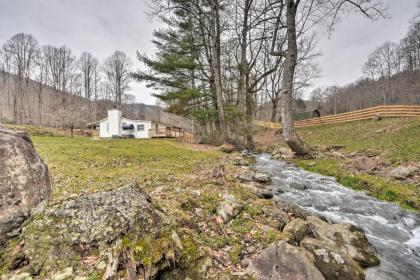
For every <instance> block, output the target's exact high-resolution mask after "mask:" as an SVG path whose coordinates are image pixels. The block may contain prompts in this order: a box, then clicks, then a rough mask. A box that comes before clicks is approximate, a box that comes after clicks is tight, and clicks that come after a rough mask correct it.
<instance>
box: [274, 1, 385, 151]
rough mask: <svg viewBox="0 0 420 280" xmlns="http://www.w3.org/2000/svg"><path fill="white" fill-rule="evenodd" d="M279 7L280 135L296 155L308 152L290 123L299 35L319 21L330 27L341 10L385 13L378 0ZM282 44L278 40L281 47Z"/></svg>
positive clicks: (280, 4)
mask: <svg viewBox="0 0 420 280" xmlns="http://www.w3.org/2000/svg"><path fill="white" fill-rule="evenodd" d="M275 3H276V5H277V7H278V8H277V9H278V17H277V26H276V28H277V29H276V30H275V32H274V36H273V45H274V43H276V39H277V38H276V36H277V34H278V33H277V32H278V31H279V30H280V31H281V30H285V37H283V38H280V42H285V45H286V46H285V49H283V48H279V49H277V50H274V47H273V51H272V54H273V55H277V56H282V57H284V58H285V67H284V71H283V79H282V96H281V99H280V100H281V116H282V123H283V138H284V140H285V141H286V143H287V144H288V145H289V147H290V148H291V149H292V150H293V151H294V152H295V154H296V155H297V156H307V155H311V154H312V151H311V148H310V147H309V146H308V145H306V144H305V143H304V142H303V141H302V139H300V137H299V136H298V135H297V134H296V131H295V129H294V126H293V108H292V104H293V93H294V79H295V71H296V65H297V63H298V43H297V42H298V38H299V37H300V36H302V35H303V34H305V32H309V30H310V29H311V28H313V27H314V26H316V25H317V24H318V23H322V22H325V19H327V21H326V22H327V24H328V26H329V28H330V30H332V29H333V26H334V25H335V24H336V23H337V21H338V19H339V17H340V15H341V14H342V13H344V12H351V11H359V12H361V13H362V14H363V15H365V16H367V17H369V18H372V19H373V18H375V17H377V16H383V15H384V6H383V4H382V2H381V1H372V0H353V1H350V0H340V1H338V0H327V1H317V0H303V1H301V0H279V1H275ZM283 45H284V44H283V43H281V44H280V46H283Z"/></svg>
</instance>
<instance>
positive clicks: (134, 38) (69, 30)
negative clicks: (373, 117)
mask: <svg viewBox="0 0 420 280" xmlns="http://www.w3.org/2000/svg"><path fill="white" fill-rule="evenodd" d="M386 2H388V3H389V5H390V9H389V15H390V16H391V18H390V19H386V20H380V21H377V22H370V21H369V20H367V19H365V18H363V17H361V16H359V15H351V16H349V17H347V18H343V19H342V21H341V23H340V24H339V25H338V26H337V27H336V30H335V32H334V33H333V34H332V36H331V38H329V39H328V38H327V36H324V37H323V38H322V39H321V41H320V45H319V47H320V49H321V50H322V52H323V53H324V55H323V56H322V57H321V58H320V59H319V64H320V66H321V69H322V77H321V78H319V79H317V80H315V81H313V87H317V86H328V85H344V84H346V83H350V82H353V81H355V80H357V79H358V78H359V77H360V76H361V75H362V73H361V68H362V66H363V64H364V62H365V61H366V59H367V57H368V55H369V53H371V52H372V51H373V50H374V49H375V48H376V47H378V46H379V45H381V44H382V43H383V42H385V41H387V40H389V41H396V42H398V41H399V40H400V39H401V38H402V37H403V36H404V35H405V34H406V32H407V27H408V25H409V21H410V19H412V18H413V16H414V15H415V14H416V13H417V7H416V2H417V1H416V0H387V1H386ZM146 12H147V5H146V4H145V3H144V0H0V44H3V43H4V42H5V41H6V40H7V39H9V38H10V37H11V36H13V35H14V34H16V33H19V32H25V33H31V34H32V35H34V36H35V38H36V39H37V40H38V42H39V44H40V45H46V44H51V45H56V46H61V45H63V44H64V45H66V46H68V47H69V48H70V49H72V51H73V52H74V53H75V54H76V55H80V53H81V52H83V51H89V52H91V53H92V54H93V55H94V56H95V57H97V58H98V59H99V60H100V61H101V62H102V61H103V60H104V59H105V58H106V57H107V56H109V55H110V54H112V53H113V52H114V51H115V50H122V51H124V52H126V53H127V54H128V55H129V56H130V57H131V59H132V60H133V63H134V67H135V68H140V67H141V65H140V64H139V63H138V61H137V59H136V51H137V50H138V51H139V52H141V53H148V54H152V53H153V45H152V43H151V39H152V32H153V29H154V28H155V27H156V26H157V23H156V22H153V21H151V20H150V18H149V17H148V16H147V15H146ZM131 93H132V94H134V95H135V96H136V98H137V101H139V102H144V103H147V104H153V103H154V98H153V97H152V96H151V90H150V89H148V88H146V87H145V86H144V85H143V84H138V83H133V85H132V92H131Z"/></svg>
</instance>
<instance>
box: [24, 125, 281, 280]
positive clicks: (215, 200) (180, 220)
mask: <svg viewBox="0 0 420 280" xmlns="http://www.w3.org/2000/svg"><path fill="white" fill-rule="evenodd" d="M20 129H22V127H20ZM26 130H27V131H29V133H31V138H32V140H33V143H34V146H35V148H36V150H37V151H38V153H39V154H40V155H41V157H42V158H43V159H44V161H45V162H46V163H47V164H48V167H49V169H50V172H51V175H52V180H53V197H52V199H53V202H56V201H59V200H62V199H66V198H68V197H73V196H78V195H84V194H86V193H91V192H95V191H100V190H106V189H110V188H114V187H118V186H121V185H124V184H126V183H130V182H133V181H137V182H138V183H139V185H140V186H142V187H143V188H144V189H145V190H146V191H147V192H148V193H149V194H150V196H151V197H152V199H153V201H154V203H155V204H156V205H158V207H160V208H161V209H163V210H164V212H165V213H166V214H167V215H168V216H169V217H170V218H171V219H172V220H173V221H174V223H175V224H176V225H178V231H179V233H180V237H181V238H182V240H183V242H184V241H185V243H183V246H184V247H185V250H186V251H187V255H188V262H186V263H184V264H182V265H185V266H187V271H195V270H194V269H189V268H188V267H189V266H192V268H195V267H196V266H200V265H202V264H203V263H205V262H207V263H210V264H211V265H210V266H209V267H208V269H207V270H208V275H210V276H209V277H208V278H209V279H214V277H216V276H217V277H222V278H223V277H225V278H226V279H230V278H229V275H231V274H232V273H234V272H235V271H239V270H241V269H243V268H241V263H240V260H241V258H240V256H242V255H243V254H255V253H257V251H256V250H257V248H262V247H265V246H267V245H268V244H270V243H271V242H273V241H274V240H279V239H281V238H282V233H281V230H280V228H279V227H278V225H277V223H278V221H277V222H276V221H275V220H273V219H270V218H268V217H267V216H266V215H265V213H264V211H263V209H264V207H270V205H271V202H270V201H268V200H263V199H259V198H257V197H256V196H255V195H253V194H251V193H250V192H249V191H248V190H247V189H246V188H244V187H243V186H242V185H241V184H239V183H237V181H236V180H235V178H234V175H235V173H236V172H238V170H237V167H235V166H233V165H232V164H230V159H229V157H230V156H228V155H226V154H224V153H222V152H220V151H218V150H216V149H215V148H211V147H208V146H198V145H190V144H182V143H178V142H176V141H174V140H166V139H156V140H151V139H146V140H140V139H126V140H124V139H115V140H95V139H91V138H87V137H75V138H70V137H63V136H56V135H55V134H54V131H49V132H48V133H46V132H45V131H43V130H42V129H34V128H26ZM220 166H223V168H224V170H225V171H224V174H225V176H224V178H222V179H220V178H214V176H213V170H214V168H219V167H220ZM226 193H228V194H232V195H234V196H235V197H236V199H237V200H238V202H239V203H240V204H241V205H243V210H242V212H241V213H240V214H239V215H238V216H237V217H236V218H235V219H234V220H233V221H232V222H230V223H228V224H224V223H223V222H221V221H220V218H218V215H217V213H216V209H217V207H218V205H219V204H220V202H221V201H222V200H223V195H224V194H226ZM188 240H190V241H191V242H189V241H188ZM249 246H251V248H254V249H255V250H254V251H252V250H250V249H249ZM246 247H247V248H248V249H247V252H245V251H244V250H245V248H246ZM212 260H217V261H216V263H215V262H214V261H213V262H212ZM211 275H213V276H214V277H213V278H212V277H211ZM217 277H216V278H217ZM190 278H191V279H194V276H193V275H192V276H190ZM98 279H99V278H98ZM217 279H220V278H217Z"/></svg>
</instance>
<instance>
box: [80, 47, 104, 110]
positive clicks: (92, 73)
mask: <svg viewBox="0 0 420 280" xmlns="http://www.w3.org/2000/svg"><path fill="white" fill-rule="evenodd" d="M98 65H99V63H98V60H97V59H96V58H94V57H93V56H92V54H90V53H88V52H83V53H82V54H81V55H80V58H79V61H78V69H79V72H80V74H81V79H82V83H83V95H84V97H85V98H86V99H88V100H89V101H90V100H91V99H92V97H94V96H95V90H96V89H97V85H98V77H97V68H98ZM89 104H90V102H89Z"/></svg>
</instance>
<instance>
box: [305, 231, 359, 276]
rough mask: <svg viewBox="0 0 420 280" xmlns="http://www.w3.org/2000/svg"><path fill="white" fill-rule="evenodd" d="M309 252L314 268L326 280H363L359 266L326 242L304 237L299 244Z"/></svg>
mask: <svg viewBox="0 0 420 280" xmlns="http://www.w3.org/2000/svg"><path fill="white" fill-rule="evenodd" d="M300 245H301V246H302V247H303V248H305V249H306V250H308V251H309V252H311V253H312V254H313V256H314V258H315V266H316V267H317V268H318V269H319V271H321V272H322V274H323V275H324V277H325V278H326V279H328V280H363V279H365V275H364V273H363V271H362V270H361V269H360V268H359V266H358V265H357V264H356V263H355V262H354V261H353V260H352V259H351V258H349V257H348V256H347V255H346V254H344V253H343V252H341V251H340V250H338V249H337V248H335V247H333V246H330V245H329V244H328V243H327V242H324V241H321V240H317V239H313V238H310V237H305V239H303V240H302V242H301V244H300Z"/></svg>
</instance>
